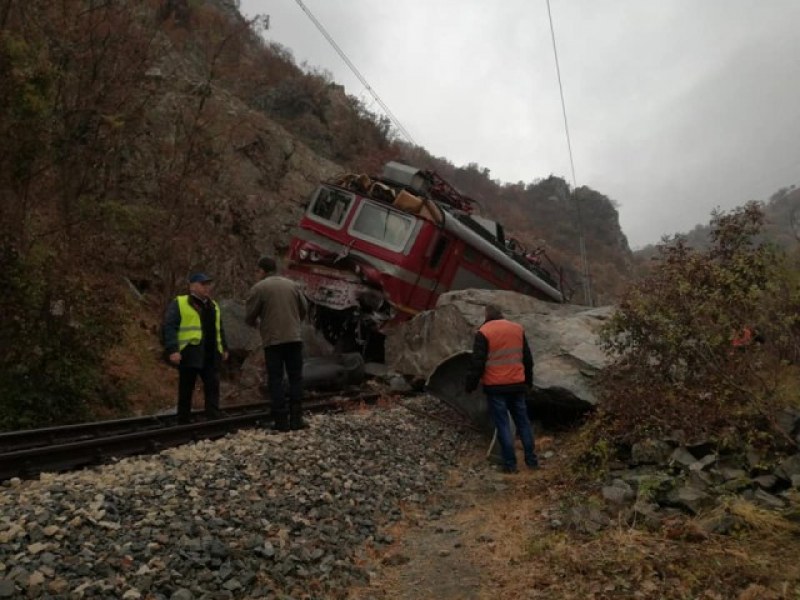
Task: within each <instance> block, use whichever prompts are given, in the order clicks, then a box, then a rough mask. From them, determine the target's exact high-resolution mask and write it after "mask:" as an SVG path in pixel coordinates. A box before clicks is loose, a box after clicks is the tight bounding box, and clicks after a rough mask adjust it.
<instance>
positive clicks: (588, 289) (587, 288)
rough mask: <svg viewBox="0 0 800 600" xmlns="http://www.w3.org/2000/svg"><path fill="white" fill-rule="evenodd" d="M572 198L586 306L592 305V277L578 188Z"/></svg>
mask: <svg viewBox="0 0 800 600" xmlns="http://www.w3.org/2000/svg"><path fill="white" fill-rule="evenodd" d="M572 199H573V201H574V202H575V210H576V212H577V215H578V241H579V244H580V253H581V256H580V258H581V287H582V288H583V302H584V304H586V306H594V302H593V301H592V279H591V275H590V273H589V259H588V258H587V256H586V238H584V236H583V216H582V213H581V203H580V202H579V201H578V190H573V192H572Z"/></svg>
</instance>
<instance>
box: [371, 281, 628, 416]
mask: <svg viewBox="0 0 800 600" xmlns="http://www.w3.org/2000/svg"><path fill="white" fill-rule="evenodd" d="M490 303H491V304H496V305H498V306H499V307H500V308H501V309H502V310H503V312H504V314H505V316H506V317H507V318H508V319H510V320H512V321H516V322H518V323H520V324H521V325H522V326H523V327H524V328H525V332H526V336H527V338H528V342H529V343H530V346H531V350H532V352H533V356H534V362H535V368H534V387H535V392H536V393H535V394H534V398H533V403H534V405H536V404H539V405H549V406H551V407H561V408H574V409H585V408H589V407H591V406H593V405H595V404H596V403H597V398H596V396H595V394H594V392H593V390H592V386H591V383H592V378H593V377H594V375H595V374H596V373H597V371H598V370H599V369H601V368H603V367H604V366H605V365H606V364H607V363H608V357H607V356H606V355H605V353H604V352H603V350H602V349H601V348H600V346H599V344H598V337H597V336H598V330H599V328H600V326H601V325H602V324H603V323H604V322H605V321H606V320H607V319H608V318H609V316H610V315H611V314H612V310H613V308H612V307H601V308H587V307H582V306H575V305H567V304H553V303H549V302H543V301H541V300H537V299H536V298H532V297H530V296H525V295H523V294H518V293H515V292H508V291H497V290H462V291H458V292H450V293H447V294H444V295H442V296H441V297H440V298H439V302H438V303H437V306H436V308H435V309H434V310H430V311H426V312H424V313H422V314H420V315H417V316H416V317H415V318H414V319H412V320H411V321H409V322H408V323H406V324H404V325H401V326H399V327H398V328H396V329H395V330H394V331H392V332H391V333H390V334H389V335H388V337H387V340H386V357H387V363H388V366H389V368H390V369H391V370H393V371H396V372H398V373H402V374H404V375H407V376H409V377H412V378H416V379H421V380H425V381H428V380H429V379H430V377H431V376H432V374H433V373H434V372H435V370H436V369H437V368H438V367H439V366H440V365H442V364H443V363H444V362H445V361H446V360H447V359H448V358H450V357H452V356H454V355H457V354H460V353H463V352H469V351H471V350H472V342H473V338H474V334H475V331H476V330H477V328H478V327H479V326H480V325H481V323H482V322H483V308H484V306H486V305H487V304H490ZM459 376H460V374H450V377H455V378H457V377H459Z"/></svg>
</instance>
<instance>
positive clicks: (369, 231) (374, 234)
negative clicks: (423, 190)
mask: <svg viewBox="0 0 800 600" xmlns="http://www.w3.org/2000/svg"><path fill="white" fill-rule="evenodd" d="M413 228H414V218H413V217H410V216H407V215H403V214H400V213H398V212H395V211H393V210H391V209H389V208H388V207H384V206H378V205H375V204H372V203H370V202H364V203H363V204H362V205H361V206H360V208H359V211H358V214H357V215H356V217H355V220H354V221H353V224H352V225H351V227H350V233H351V234H352V235H353V236H354V237H359V238H362V239H366V240H368V241H371V242H374V243H377V244H380V245H381V246H385V247H387V248H389V249H391V250H396V251H398V252H399V251H401V250H403V248H405V245H406V242H407V241H408V238H409V236H410V235H411V230H412V229H413Z"/></svg>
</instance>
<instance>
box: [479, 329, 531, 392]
mask: <svg viewBox="0 0 800 600" xmlns="http://www.w3.org/2000/svg"><path fill="white" fill-rule="evenodd" d="M478 331H480V332H481V333H482V334H483V336H484V337H485V338H486V341H487V343H488V346H489V352H488V354H487V357H486V368H485V369H484V370H483V376H482V377H481V383H483V384H484V385H509V384H513V383H525V368H524V366H523V364H522V356H523V354H522V346H523V344H524V341H523V340H524V337H525V330H524V329H523V328H522V325H519V324H517V323H512V322H511V321H506V320H505V319H495V320H494V321H488V322H486V323H484V324H483V325H482V326H481V328H480V329H479V330H478Z"/></svg>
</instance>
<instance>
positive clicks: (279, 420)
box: [272, 412, 289, 431]
mask: <svg viewBox="0 0 800 600" xmlns="http://www.w3.org/2000/svg"><path fill="white" fill-rule="evenodd" d="M273 416H274V417H275V424H274V425H273V426H272V428H273V429H274V430H276V431H289V415H288V414H286V413H285V412H279V413H275V414H274V415H273Z"/></svg>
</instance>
